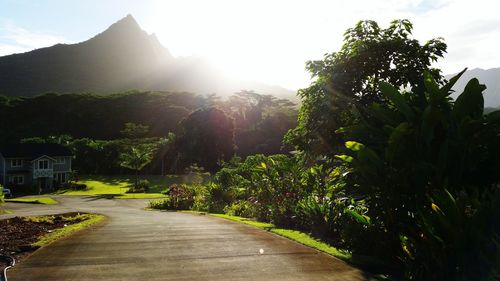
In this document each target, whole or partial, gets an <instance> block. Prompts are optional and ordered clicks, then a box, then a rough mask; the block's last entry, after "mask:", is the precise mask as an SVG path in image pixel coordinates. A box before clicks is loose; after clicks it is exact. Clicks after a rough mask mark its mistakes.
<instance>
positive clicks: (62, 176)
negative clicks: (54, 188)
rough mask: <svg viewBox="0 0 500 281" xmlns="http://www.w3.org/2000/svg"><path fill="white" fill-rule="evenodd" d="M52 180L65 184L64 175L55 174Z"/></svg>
mask: <svg viewBox="0 0 500 281" xmlns="http://www.w3.org/2000/svg"><path fill="white" fill-rule="evenodd" d="M54 178H55V180H56V181H57V182H60V183H65V182H66V173H55V174H54Z"/></svg>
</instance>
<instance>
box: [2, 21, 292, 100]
mask: <svg viewBox="0 0 500 281" xmlns="http://www.w3.org/2000/svg"><path fill="white" fill-rule="evenodd" d="M254 86H255V87H254ZM128 90H146V91H177V92H182V91H187V92H195V93H201V94H209V93H217V94H219V95H229V94H232V93H234V92H237V91H240V90H256V91H258V92H259V93H261V94H273V95H275V96H277V97H280V98H288V99H292V100H294V99H295V100H296V99H297V97H296V95H295V92H294V91H291V90H288V89H284V88H282V87H276V86H269V85H266V84H263V83H250V82H242V83H238V82H235V81H231V80H229V79H227V78H225V77H223V76H222V75H220V74H218V73H217V72H216V71H215V70H214V68H213V67H211V66H210V65H208V64H207V63H206V62H204V61H202V60H200V59H196V58H193V57H188V58H174V57H173V56H172V54H171V53H170V51H169V50H168V49H167V48H165V47H164V46H163V45H162V44H161V43H160V41H159V40H158V38H157V37H156V35H155V34H154V33H152V34H148V33H147V32H146V31H144V30H142V29H141V27H140V25H139V24H138V23H137V21H136V20H135V18H134V17H133V16H132V15H130V14H129V15H127V16H126V17H124V18H122V19H120V20H118V21H117V22H115V23H113V24H112V25H110V26H109V27H108V28H107V29H105V30H104V31H103V32H101V33H98V34H96V35H95V36H93V37H91V38H89V39H87V40H85V41H82V42H78V43H74V44H56V45H54V46H51V47H45V48H40V49H35V50H33V51H30V52H25V53H20V54H12V55H7V56H3V57H0V94H2V95H6V96H34V95H39V94H43V93H47V92H57V93H78V92H94V93H97V94H111V93H116V92H122V91H128Z"/></svg>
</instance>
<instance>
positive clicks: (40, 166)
mask: <svg viewBox="0 0 500 281" xmlns="http://www.w3.org/2000/svg"><path fill="white" fill-rule="evenodd" d="M48 168H49V160H38V169H40V170H44V169H48Z"/></svg>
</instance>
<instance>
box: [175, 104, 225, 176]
mask: <svg viewBox="0 0 500 281" xmlns="http://www.w3.org/2000/svg"><path fill="white" fill-rule="evenodd" d="M181 126H182V127H183V129H184V134H183V135H182V136H181V137H180V138H179V139H178V141H177V146H178V148H179V150H180V153H181V157H180V158H181V160H182V161H183V162H184V163H185V165H187V166H189V165H190V164H193V163H197V164H198V165H200V166H202V167H204V168H205V169H206V170H207V171H210V172H214V171H216V170H217V169H218V167H219V166H220V163H221V162H222V161H228V160H229V159H231V158H232V157H233V154H234V124H233V119H232V118H230V117H228V116H227V115H226V114H225V113H224V111H222V110H220V109H217V108H215V107H210V108H204V109H199V110H197V111H195V112H193V113H192V114H190V115H189V117H187V118H186V119H185V120H183V121H182V123H181Z"/></svg>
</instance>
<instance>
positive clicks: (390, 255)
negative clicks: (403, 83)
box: [338, 70, 500, 280]
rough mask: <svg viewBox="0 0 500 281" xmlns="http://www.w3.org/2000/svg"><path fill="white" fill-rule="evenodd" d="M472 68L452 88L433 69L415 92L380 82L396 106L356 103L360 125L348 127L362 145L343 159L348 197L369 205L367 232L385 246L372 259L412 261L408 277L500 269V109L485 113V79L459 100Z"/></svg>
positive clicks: (464, 275) (458, 276)
mask: <svg viewBox="0 0 500 281" xmlns="http://www.w3.org/2000/svg"><path fill="white" fill-rule="evenodd" d="M464 71H465V70H464ZM464 71H462V72H461V73H460V74H458V75H457V76H455V77H453V78H452V79H450V81H449V82H448V83H446V84H444V85H442V86H440V85H439V83H438V82H437V81H436V80H435V79H434V77H433V76H432V75H431V74H430V73H429V72H424V77H423V81H424V85H425V87H424V88H419V87H414V88H413V89H412V92H400V90H398V89H397V88H396V87H394V86H393V85H391V84H389V83H387V82H380V83H379V87H380V89H381V91H382V93H383V94H384V96H385V98H386V99H387V100H388V101H389V103H388V104H384V103H374V104H372V105H371V106H370V107H368V108H367V107H364V106H356V108H355V114H356V116H357V118H358V120H359V124H357V125H354V126H350V127H345V128H342V129H340V130H338V132H340V133H343V134H344V135H345V136H346V138H348V139H351V140H352V141H348V142H346V148H347V149H348V150H350V151H352V153H350V154H349V155H339V156H338V158H340V159H342V160H343V161H345V162H346V163H347V165H348V167H349V168H350V170H349V172H348V173H347V174H345V176H344V180H345V181H346V182H347V184H348V188H346V192H348V195H349V196H350V197H351V198H355V199H357V200H363V201H364V202H365V204H366V206H367V207H368V212H367V213H366V214H365V215H366V216H367V217H369V218H370V227H368V228H367V230H369V231H372V232H371V233H370V236H371V237H373V238H375V239H378V241H381V243H383V244H385V246H384V251H383V252H378V253H374V252H369V254H375V255H379V256H381V257H385V258H387V259H392V260H393V262H395V263H397V262H404V263H405V264H406V267H405V270H406V272H405V274H406V278H408V279H415V278H417V277H418V278H420V279H423V280H485V279H486V278H487V277H488V276H489V275H490V274H492V270H493V267H492V266H491V263H493V264H496V265H498V264H499V263H498V258H499V257H498V254H497V253H498V237H499V232H498V227H496V228H495V227H493V225H494V224H495V222H494V218H498V217H500V214H499V213H498V208H497V207H494V205H492V204H493V202H495V201H496V200H497V199H494V198H496V197H497V196H498V192H499V185H498V184H499V183H500V173H499V171H500V146H499V145H498V144H499V143H500V111H497V112H493V113H490V114H488V115H483V96H482V91H483V90H484V89H485V86H484V85H481V84H479V82H478V80H477V79H472V80H470V81H469V83H468V84H467V86H466V88H465V89H464V91H463V93H461V94H460V95H459V96H458V98H457V100H456V101H455V102H453V101H452V100H451V98H450V97H449V95H450V94H451V93H452V90H451V89H452V87H453V85H454V83H455V82H456V81H457V80H458V79H459V77H460V76H461V75H462V74H463V72H464ZM351 215H353V216H354V217H359V215H361V214H359V212H351ZM466 224H470V226H466ZM452 234H453V235H452ZM366 235H367V234H366V233H365V234H362V233H361V234H360V239H362V237H366ZM450 235H451V236H450ZM358 241H359V240H358ZM469 245H475V246H478V247H477V248H475V249H474V250H471V249H470V247H469ZM465 249H467V250H465ZM488 249H489V250H488ZM492 249H494V250H493V251H492ZM365 251H367V249H365ZM492 252H495V254H492ZM453 255H454V257H453V258H452V256H453ZM485 257H487V258H488V259H490V261H489V262H487V263H486V262H485V263H482V264H478V263H477V262H473V263H468V262H464V261H471V260H475V261H484V260H485ZM410 261H411V262H410ZM409 264H412V265H413V266H409ZM474 274H476V275H474ZM478 274H480V275H478Z"/></svg>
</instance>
